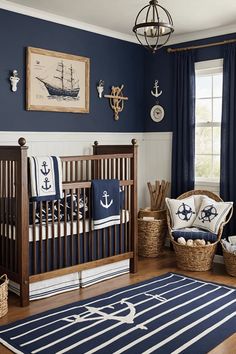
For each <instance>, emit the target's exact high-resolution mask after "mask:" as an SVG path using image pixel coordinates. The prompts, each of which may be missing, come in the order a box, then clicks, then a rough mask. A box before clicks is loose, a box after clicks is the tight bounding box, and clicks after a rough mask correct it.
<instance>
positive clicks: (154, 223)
mask: <svg viewBox="0 0 236 354" xmlns="http://www.w3.org/2000/svg"><path fill="white" fill-rule="evenodd" d="M145 216H148V217H154V218H155V219H154V220H143V219H142V218H143V217H145ZM166 232H167V221H166V210H159V211H150V210H148V209H141V210H140V211H139V214H138V254H139V255H140V256H142V257H157V256H158V255H160V254H161V253H162V251H163V245H164V242H165V238H166Z"/></svg>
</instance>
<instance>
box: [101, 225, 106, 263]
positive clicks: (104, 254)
mask: <svg viewBox="0 0 236 354" xmlns="http://www.w3.org/2000/svg"><path fill="white" fill-rule="evenodd" d="M104 257H106V230H105V229H102V258H104Z"/></svg>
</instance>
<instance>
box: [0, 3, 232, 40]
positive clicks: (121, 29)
mask: <svg viewBox="0 0 236 354" xmlns="http://www.w3.org/2000/svg"><path fill="white" fill-rule="evenodd" d="M148 2H149V0H66V1H65V0H40V1H39V0H8V1H5V3H11V5H12V8H13V7H14V4H20V5H24V6H27V7H30V8H33V9H37V10H40V11H44V12H47V13H50V14H53V15H57V16H62V17H64V18H67V19H71V20H72V21H78V22H83V23H84V24H90V25H93V26H96V27H100V28H101V27H102V28H105V29H108V30H109V31H113V32H117V33H120V34H123V35H124V36H130V38H131V36H132V37H133V39H134V35H133V33H132V27H133V25H134V21H135V18H136V15H137V14H138V12H139V10H141V8H142V7H143V6H145V5H147V4H148ZM0 3H1V1H0ZM159 4H160V5H162V6H164V7H165V8H166V9H167V10H168V11H169V12H170V14H171V16H172V18H173V22H174V27H175V32H174V36H173V37H175V38H179V39H180V41H182V40H181V36H182V37H184V38H185V39H187V37H186V36H188V35H189V34H191V36H192V37H191V39H197V38H196V33H202V34H203V32H205V33H207V32H208V33H209V36H214V35H219V34H224V33H230V32H231V33H232V32H236V1H235V0H224V1H220V0H218V1H216V0H160V1H159ZM16 7H17V5H16ZM17 12H18V11H17ZM37 17H39V16H37ZM214 33H215V34H214ZM206 36H208V35H202V37H201V36H200V37H199V38H203V37H206ZM189 39H190V37H189Z"/></svg>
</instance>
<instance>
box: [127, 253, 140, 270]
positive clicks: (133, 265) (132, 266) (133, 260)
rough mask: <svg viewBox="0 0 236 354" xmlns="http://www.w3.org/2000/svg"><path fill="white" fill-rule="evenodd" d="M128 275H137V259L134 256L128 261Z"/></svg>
mask: <svg viewBox="0 0 236 354" xmlns="http://www.w3.org/2000/svg"><path fill="white" fill-rule="evenodd" d="M129 268H130V273H137V271H138V257H137V256H134V258H131V259H130V267H129Z"/></svg>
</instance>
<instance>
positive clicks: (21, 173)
mask: <svg viewBox="0 0 236 354" xmlns="http://www.w3.org/2000/svg"><path fill="white" fill-rule="evenodd" d="M27 149H28V147H26V146H24V144H23V145H21V146H0V221H1V223H0V230H1V232H0V255H1V256H0V273H6V274H7V275H8V276H9V278H10V279H12V280H13V281H15V282H17V283H19V284H20V287H21V293H22V296H21V304H22V305H25V304H27V303H28V291H29V286H28V285H29V284H28V283H29V271H28V176H27Z"/></svg>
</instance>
